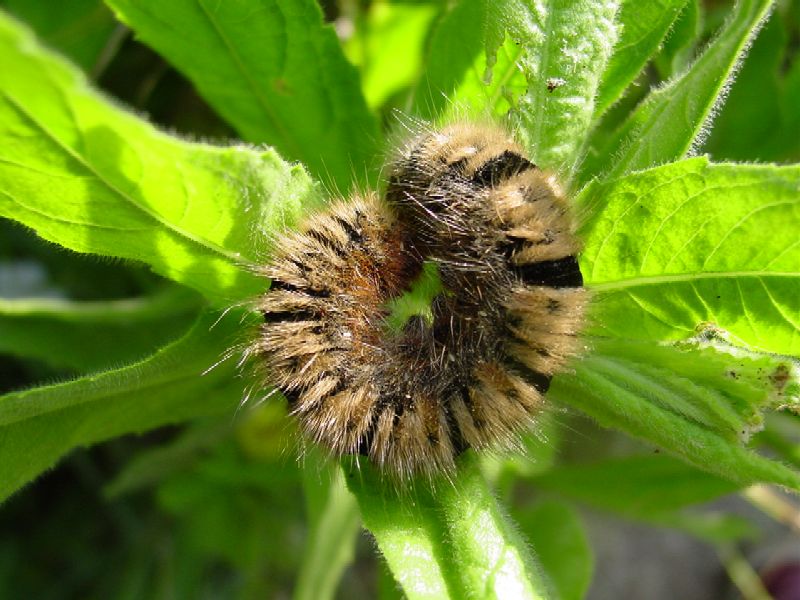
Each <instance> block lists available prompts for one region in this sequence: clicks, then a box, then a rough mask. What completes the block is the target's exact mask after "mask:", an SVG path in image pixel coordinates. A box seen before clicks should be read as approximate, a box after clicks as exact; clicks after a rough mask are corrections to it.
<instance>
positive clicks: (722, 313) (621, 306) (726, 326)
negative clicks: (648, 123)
mask: <svg viewBox="0 0 800 600" xmlns="http://www.w3.org/2000/svg"><path fill="white" fill-rule="evenodd" d="M582 198H583V201H587V202H588V204H587V206H588V207H589V212H590V213H591V211H592V209H593V208H594V207H595V206H600V205H602V206H604V209H603V210H602V212H601V213H600V214H597V215H596V216H595V217H594V218H590V220H589V221H588V222H587V223H586V225H585V226H584V227H583V235H584V239H585V241H586V245H585V248H584V252H583V254H582V256H581V259H580V262H581V270H582V272H583V273H584V275H585V278H586V281H587V285H588V286H589V287H590V288H591V290H592V292H593V295H594V301H593V307H592V314H591V327H590V329H591V331H592V332H594V333H597V334H600V335H613V336H619V337H625V338H631V339H651V340H675V339H680V338H685V337H689V336H692V335H694V333H695V332H696V329H697V328H698V326H703V327H708V326H709V324H710V325H713V326H716V327H718V328H721V329H723V330H725V331H728V332H730V334H731V335H732V336H733V338H734V339H735V340H738V342H740V343H742V344H746V345H749V346H751V347H752V348H755V349H760V350H762V351H767V352H776V353H779V354H789V355H798V354H800V304H798V302H797V297H798V292H800V270H798V266H800V243H798V241H797V232H796V230H795V229H794V228H792V227H787V226H786V225H787V224H789V223H797V222H798V219H800V167H775V166H767V165H763V166H762V165H728V164H717V165H712V164H709V163H708V160H707V159H706V158H694V159H688V160H684V161H681V162H678V163H674V164H670V165H666V166H663V167H659V168H656V169H651V170H649V171H645V172H642V173H637V174H633V175H630V176H628V177H625V178H622V179H619V180H617V181H613V182H610V183H608V184H605V185H599V184H598V185H592V186H589V188H588V189H587V190H586V191H585V193H584V195H583V197H582Z"/></svg>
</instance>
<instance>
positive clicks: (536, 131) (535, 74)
mask: <svg viewBox="0 0 800 600" xmlns="http://www.w3.org/2000/svg"><path fill="white" fill-rule="evenodd" d="M618 5H619V2H618V1H617V0H582V1H581V2H574V1H573V0H546V1H544V2H536V3H533V2H527V1H525V0H505V1H504V2H501V3H499V6H493V7H492V15H493V17H492V21H490V25H489V27H490V29H489V33H488V37H487V47H488V49H489V52H490V55H491V54H493V52H494V51H495V50H496V49H497V48H499V47H500V46H501V44H502V42H503V37H504V35H508V36H509V37H510V38H511V40H512V41H513V42H515V43H516V44H518V45H519V46H520V48H521V50H522V52H521V55H520V58H519V61H518V65H519V68H520V69H521V70H522V72H523V74H524V75H525V78H526V79H527V81H528V90H527V92H526V93H525V94H524V95H522V96H521V97H520V98H519V101H518V104H517V106H516V108H515V109H514V110H513V111H512V115H513V117H514V120H515V122H516V124H517V125H518V129H519V136H520V138H521V141H522V142H523V143H524V145H525V146H526V147H527V149H528V151H529V153H530V155H531V157H532V158H533V160H534V162H535V163H536V164H539V165H542V166H544V167H547V168H552V169H556V170H558V171H560V172H562V173H564V175H565V176H569V175H570V174H571V173H572V170H573V169H574V168H575V167H576V164H577V161H578V150H579V148H580V146H581V145H582V143H583V140H584V137H585V135H586V131H587V129H588V127H589V124H590V123H591V120H592V117H593V115H594V98H595V95H596V93H597V88H598V85H599V83H600V77H601V75H602V74H603V72H604V71H605V68H606V64H607V62H608V59H609V57H610V56H611V52H612V49H613V47H614V44H615V42H616V39H617V26H616V23H615V20H614V17H615V14H616V12H617V8H618Z"/></svg>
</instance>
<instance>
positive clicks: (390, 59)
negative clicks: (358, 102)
mask: <svg viewBox="0 0 800 600" xmlns="http://www.w3.org/2000/svg"><path fill="white" fill-rule="evenodd" d="M438 12H439V9H438V7H437V6H435V5H434V4H396V3H392V2H373V3H371V4H370V6H369V11H368V13H367V14H366V16H365V17H364V19H363V23H358V29H357V31H356V34H355V35H353V37H351V38H350V40H349V41H348V43H347V45H346V46H345V52H346V53H347V56H348V58H350V59H351V60H352V61H353V63H355V64H356V65H358V66H359V67H360V70H361V79H362V82H363V83H362V87H363V89H364V96H365V98H366V100H367V104H368V105H369V106H370V108H372V109H373V110H374V109H377V108H380V107H381V106H383V105H384V104H385V103H386V101H387V100H388V99H389V98H390V97H391V96H392V95H393V94H396V93H397V92H399V91H401V90H403V89H405V88H408V87H411V86H412V85H414V84H416V82H417V80H418V79H419V75H420V71H421V69H422V62H423V50H424V46H425V36H426V35H427V34H428V30H429V29H430V25H431V22H432V21H433V20H434V18H435V17H436V15H437V13H438Z"/></svg>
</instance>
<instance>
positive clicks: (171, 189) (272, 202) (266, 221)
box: [0, 15, 318, 303]
mask: <svg viewBox="0 0 800 600" xmlns="http://www.w3.org/2000/svg"><path fill="white" fill-rule="evenodd" d="M0 55H2V56H3V63H4V67H3V68H2V69H0V216H7V217H10V218H12V219H15V220H17V221H20V222H21V223H24V224H25V225H28V226H29V227H32V228H33V229H34V230H35V231H36V232H37V233H38V234H39V235H41V236H42V237H43V238H45V239H47V240H50V241H53V242H57V243H59V244H61V245H62V246H65V247H67V248H70V249H72V250H77V251H79V252H89V253H95V254H104V255H107V256H118V257H123V258H132V259H138V260H142V261H144V262H146V263H148V264H150V265H151V266H152V267H153V269H155V270H156V271H157V272H159V273H161V274H163V275H166V276H167V277H170V278H172V279H175V280H176V281H179V282H181V283H184V284H186V285H189V286H192V287H194V288H196V289H198V290H200V291H201V292H203V293H204V294H206V295H207V296H209V297H210V298H212V299H214V300H215V301H216V302H219V303H229V302H231V301H233V300H236V299H241V298H243V297H247V296H249V295H252V294H255V293H257V292H258V291H260V290H262V289H263V288H264V284H263V282H262V281H260V280H259V278H258V277H256V276H255V274H254V273H253V272H252V267H253V266H254V265H255V264H256V263H257V262H258V261H259V259H260V258H263V256H264V253H265V250H264V244H265V239H266V236H265V235H264V233H265V232H266V233H269V232H271V231H272V230H273V229H275V228H277V227H280V226H282V225H283V224H284V223H285V222H287V221H292V220H293V219H294V218H295V217H296V216H297V214H299V213H300V212H301V211H302V210H303V209H302V206H301V205H302V203H303V202H307V203H314V202H315V201H316V200H317V199H318V189H317V187H316V186H315V185H314V184H313V183H312V182H311V180H310V179H309V178H308V176H307V175H306V173H305V171H303V169H302V168H301V167H299V166H292V165H290V164H287V163H285V162H283V161H282V160H281V159H280V158H279V157H278V156H277V155H276V154H275V153H274V152H273V151H270V150H267V151H255V150H252V149H249V148H244V147H213V146H208V145H205V144H196V143H188V142H184V141H181V140H178V139H175V138H172V137H170V136H168V135H165V134H163V133H161V132H159V131H157V130H156V129H154V128H153V127H151V126H150V125H148V124H147V123H145V122H143V121H142V120H141V119H139V118H137V117H136V116H134V115H132V114H129V113H127V112H125V111H124V110H121V109H120V108H118V107H116V106H115V105H114V104H112V103H111V102H109V101H107V100H106V99H104V98H102V97H101V96H99V95H98V94H97V93H95V92H93V91H92V90H91V89H89V88H88V87H87V84H86V80H85V79H84V77H83V75H81V74H80V73H79V72H78V71H77V70H76V69H75V68H73V67H71V66H70V65H68V64H66V63H65V62H64V61H63V60H62V59H60V58H58V57H57V56H55V55H53V54H51V53H50V52H48V51H46V50H44V49H42V48H41V47H40V46H39V45H38V44H37V43H36V42H35V41H34V40H33V39H32V37H31V34H30V33H29V32H28V31H27V30H25V29H24V28H23V27H22V26H20V25H18V24H17V23H15V22H13V21H12V20H11V19H9V18H7V17H3V16H2V15H0Z"/></svg>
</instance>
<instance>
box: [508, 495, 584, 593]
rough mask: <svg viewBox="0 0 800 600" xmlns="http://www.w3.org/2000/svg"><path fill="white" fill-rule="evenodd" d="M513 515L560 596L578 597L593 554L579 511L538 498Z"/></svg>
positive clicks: (582, 591)
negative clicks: (534, 502)
mask: <svg viewBox="0 0 800 600" xmlns="http://www.w3.org/2000/svg"><path fill="white" fill-rule="evenodd" d="M513 516H514V518H515V520H516V521H517V523H518V524H519V527H520V529H521V530H522V532H523V533H524V534H525V535H526V536H527V538H528V539H529V540H530V542H531V544H532V545H533V549H534V551H535V552H536V555H537V556H538V557H539V561H540V562H541V563H542V567H543V568H544V569H545V571H546V572H547V574H548V575H549V576H550V579H551V580H552V581H553V587H554V588H555V590H556V592H557V597H558V598H560V600H581V599H582V598H584V597H585V596H586V592H587V591H588V590H589V584H590V583H591V581H592V573H593V571H594V555H593V553H592V548H591V546H590V545H589V540H588V538H587V536H586V531H585V530H584V527H583V524H582V523H581V520H580V518H579V516H578V513H577V512H576V511H575V510H574V509H573V508H571V507H570V506H567V505H566V504H563V503H560V502H540V503H538V504H536V505H534V506H532V507H530V508H523V509H517V510H515V511H514V512H513Z"/></svg>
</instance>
